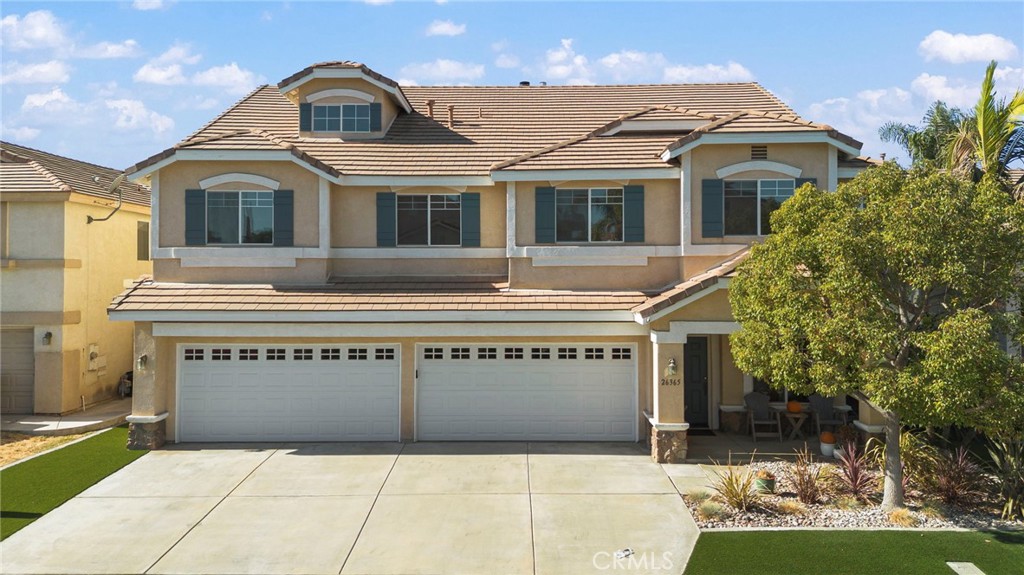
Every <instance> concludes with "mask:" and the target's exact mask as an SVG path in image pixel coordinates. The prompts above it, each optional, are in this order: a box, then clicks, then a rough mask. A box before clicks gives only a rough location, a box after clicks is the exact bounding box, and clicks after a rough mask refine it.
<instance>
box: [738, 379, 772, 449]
mask: <svg viewBox="0 0 1024 575" xmlns="http://www.w3.org/2000/svg"><path fill="white" fill-rule="evenodd" d="M743 403H744V404H745V405H746V406H747V422H748V423H749V424H750V435H751V436H752V437H753V438H754V443H757V436H758V435H762V436H765V437H772V436H775V435H777V436H778V438H779V443H782V414H781V413H779V412H778V411H774V410H772V408H771V407H769V406H768V396H767V395H765V394H763V393H759V392H756V391H753V392H751V393H748V394H746V395H744V396H743ZM758 426H761V427H762V428H763V427H765V426H767V428H768V431H758V430H757V427H758ZM772 428H774V429H775V431H771V429H772Z"/></svg>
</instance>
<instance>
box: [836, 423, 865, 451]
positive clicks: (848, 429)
mask: <svg viewBox="0 0 1024 575" xmlns="http://www.w3.org/2000/svg"><path fill="white" fill-rule="evenodd" d="M836 441H837V443H838V444H839V445H842V446H844V447H843V449H846V447H845V446H846V444H847V443H853V444H854V445H856V444H859V443H860V432H859V431H857V428H856V427H854V426H852V425H840V426H839V428H838V429H836Z"/></svg>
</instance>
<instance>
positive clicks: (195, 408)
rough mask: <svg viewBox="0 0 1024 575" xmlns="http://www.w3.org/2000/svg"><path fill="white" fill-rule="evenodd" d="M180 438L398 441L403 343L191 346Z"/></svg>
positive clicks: (182, 388) (183, 373)
mask: <svg viewBox="0 0 1024 575" xmlns="http://www.w3.org/2000/svg"><path fill="white" fill-rule="evenodd" d="M180 354H181V355H180V357H179V362H178V366H179V369H178V373H179V378H178V430H179V435H178V438H179V440H180V441H397V440H398V433H399V415H398V414H399V352H398V347H397V346H336V345H305V346H284V345H281V346H275V345H270V346H258V345H204V346H192V345H186V346H181V347H180Z"/></svg>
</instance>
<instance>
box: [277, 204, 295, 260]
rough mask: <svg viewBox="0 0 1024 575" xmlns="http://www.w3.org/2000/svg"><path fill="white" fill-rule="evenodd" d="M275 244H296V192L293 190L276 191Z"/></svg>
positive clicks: (289, 245) (286, 245)
mask: <svg viewBox="0 0 1024 575" xmlns="http://www.w3.org/2000/svg"><path fill="white" fill-rule="evenodd" d="M274 245H275V246H282V247H291V246H294V245H295V192H293V191H292V190H277V191H276V192H274Z"/></svg>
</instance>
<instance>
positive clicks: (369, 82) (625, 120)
mask: <svg viewBox="0 0 1024 575" xmlns="http://www.w3.org/2000/svg"><path fill="white" fill-rule="evenodd" d="M860 148H861V144H860V143H859V142H857V141H856V140H854V139H852V138H850V137H848V136H845V135H843V134H841V133H839V132H837V131H836V130H834V129H832V128H830V127H828V126H824V125H820V124H815V123H813V122H809V121H807V120H804V119H801V118H799V117H797V116H796V114H795V113H794V112H793V111H792V110H791V109H790V108H789V107H788V106H786V105H785V104H784V103H782V102H781V101H779V99H778V98H776V97H775V96H774V95H772V94H771V93H769V92H767V91H766V90H765V89H764V88H762V87H761V86H759V85H757V84H754V83H736V84H699V85H657V86H543V85H542V86H528V85H522V86H514V87H406V86H399V85H398V84H397V83H396V82H394V81H392V80H390V79H388V78H386V77H384V76H382V75H380V74H378V73H376V72H374V71H372V70H370V69H369V68H367V67H366V66H364V65H362V64H358V63H353V62H331V63H324V64H317V65H314V66H311V67H309V68H306V69H304V70H302V71H301V72H298V73H297V74H295V75H293V76H291V77H289V78H286V79H285V80H283V81H282V82H281V83H280V84H279V85H278V86H276V87H275V86H263V87H261V88H258V89H257V90H255V91H254V92H253V93H251V94H250V95H248V96H246V97H245V98H244V99H242V100H241V101H240V102H238V103H237V104H235V105H234V106H232V107H231V108H230V109H229V110H227V111H226V112H224V113H223V114H221V115H220V116H219V117H217V118H216V119H214V120H213V121H212V122H210V123H209V124H207V125H206V126H204V127H203V128H202V129H200V130H199V131H198V132H196V133H195V134H193V135H192V136H190V137H189V138H187V139H186V140H184V141H183V142H181V143H180V144H178V145H176V146H175V147H174V148H172V149H169V150H166V151H165V152H163V153H160V154H157V155H156V156H153V157H151V158H149V159H147V160H145V161H143V162H141V163H139V164H137V165H136V166H134V167H132V168H130V169H129V173H130V174H131V175H132V177H133V178H136V179H139V180H144V181H147V182H149V183H150V185H151V187H152V190H153V196H154V207H153V217H154V220H153V226H152V228H151V232H152V245H153V259H154V278H153V281H146V282H142V283H140V284H138V285H136V286H134V287H132V288H131V289H129V290H128V291H126V292H125V293H123V294H122V295H121V296H119V297H118V298H117V299H116V300H115V301H114V302H113V304H112V305H111V307H110V316H111V319H113V320H124V321H134V322H136V353H137V355H138V357H137V364H138V365H140V366H144V368H142V369H137V370H136V373H135V386H136V393H135V402H134V413H133V416H132V417H131V419H130V420H131V421H132V422H133V433H132V441H133V442H134V443H135V444H136V445H139V446H144V445H158V444H160V443H161V442H162V441H163V438H164V436H165V434H166V437H167V438H168V439H171V440H174V441H262V440H268V441H269V440H273V441H282V440H288V441H293V440H294V441H302V440H381V441H395V440H578V441H590V440H593V441H599V440H625V441H634V440H640V439H642V438H643V436H644V435H646V434H648V433H652V426H653V430H654V431H653V434H652V438H653V441H654V444H655V446H656V448H657V449H656V452H657V454H656V457H658V458H660V459H672V458H677V457H679V456H681V455H682V453H683V449H682V447H683V446H684V445H685V439H686V432H687V429H688V427H691V426H692V427H705V428H706V427H719V426H720V425H722V424H723V421H726V420H729V419H730V417H729V415H728V414H730V413H733V414H734V413H736V412H737V410H740V409H742V408H741V406H742V398H743V395H744V393H745V392H747V391H749V390H751V389H753V388H754V385H755V382H754V381H753V380H752V379H751V378H750V377H748V376H745V375H744V374H743V373H741V372H740V371H739V370H738V369H737V368H736V367H735V365H734V363H733V361H732V356H731V355H730V351H729V341H728V337H727V336H728V334H729V333H730V332H732V331H734V330H735V329H737V325H736V323H735V322H734V320H733V318H732V315H731V313H730V307H729V302H728V297H727V294H728V286H729V280H730V277H731V275H732V273H733V271H734V269H735V267H736V265H737V264H738V263H739V262H740V261H741V260H742V259H743V257H744V255H745V252H746V248H747V246H748V245H749V244H750V243H751V242H753V241H756V240H758V239H759V238H763V237H764V234H767V233H769V231H770V230H769V228H768V226H769V220H768V214H769V213H770V212H771V210H773V209H775V207H777V206H778V205H779V203H780V202H781V201H783V200H785V199H786V198H787V197H789V196H790V195H791V194H792V193H793V191H794V189H795V188H797V187H799V186H800V185H802V184H803V183H805V182H815V183H817V185H819V186H823V187H827V188H830V189H834V188H835V187H836V185H837V183H838V182H839V181H841V180H843V179H846V178H851V177H853V176H854V175H855V174H856V173H857V172H859V171H860V170H863V169H865V168H866V167H867V165H868V163H867V162H866V161H864V160H863V159H858V158H857V156H858V154H859V152H860ZM779 399H784V397H780V398H779Z"/></svg>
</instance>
